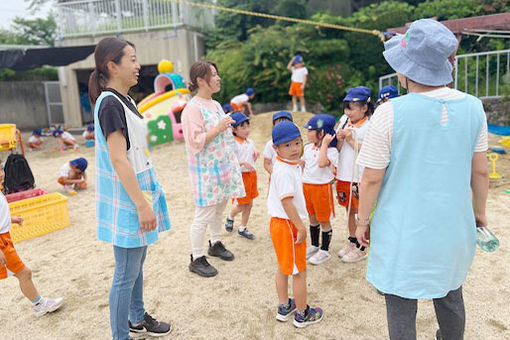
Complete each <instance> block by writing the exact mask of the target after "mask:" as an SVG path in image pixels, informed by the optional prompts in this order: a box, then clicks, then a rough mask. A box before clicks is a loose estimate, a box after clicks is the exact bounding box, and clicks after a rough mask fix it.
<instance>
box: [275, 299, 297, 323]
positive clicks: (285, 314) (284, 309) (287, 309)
mask: <svg viewBox="0 0 510 340" xmlns="http://www.w3.org/2000/svg"><path fill="white" fill-rule="evenodd" d="M295 311H296V301H295V300H294V299H289V302H288V303H287V305H279V306H278V312H277V313H276V320H278V321H282V322H285V321H288V320H289V319H290V317H291V316H292V314H293V313H294V312H295Z"/></svg>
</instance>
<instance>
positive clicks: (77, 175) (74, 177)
mask: <svg viewBox="0 0 510 340" xmlns="http://www.w3.org/2000/svg"><path fill="white" fill-rule="evenodd" d="M87 165H88V162H87V160H86V159H85V158H83V157H80V158H76V159H73V160H72V161H70V162H67V163H65V164H64V165H62V166H61V167H60V170H59V171H58V179H57V182H58V183H59V184H62V185H63V186H64V190H65V191H66V192H67V193H69V194H70V195H76V190H83V189H85V188H87V173H86V172H85V170H87Z"/></svg>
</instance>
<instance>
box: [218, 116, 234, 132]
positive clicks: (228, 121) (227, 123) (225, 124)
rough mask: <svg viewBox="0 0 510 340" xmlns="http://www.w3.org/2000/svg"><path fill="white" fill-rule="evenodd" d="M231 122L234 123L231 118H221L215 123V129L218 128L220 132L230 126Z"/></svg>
mask: <svg viewBox="0 0 510 340" xmlns="http://www.w3.org/2000/svg"><path fill="white" fill-rule="evenodd" d="M233 123H235V120H233V119H232V118H230V117H225V118H223V119H222V120H220V122H219V123H218V125H216V129H218V132H219V133H221V132H223V131H225V130H226V129H228V128H229V127H231V126H232V124H233Z"/></svg>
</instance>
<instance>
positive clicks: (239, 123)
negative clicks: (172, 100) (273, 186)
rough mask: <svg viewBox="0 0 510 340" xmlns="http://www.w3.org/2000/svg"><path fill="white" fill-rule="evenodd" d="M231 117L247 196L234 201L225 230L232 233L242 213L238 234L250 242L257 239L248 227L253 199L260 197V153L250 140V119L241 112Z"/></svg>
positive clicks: (236, 150)
mask: <svg viewBox="0 0 510 340" xmlns="http://www.w3.org/2000/svg"><path fill="white" fill-rule="evenodd" d="M230 117H231V118H232V119H233V120H234V123H233V124H232V132H233V134H234V139H235V146H236V148H235V154H236V156H237V160H238V161H239V166H240V167H241V173H242V176H243V184H244V190H245V192H246V196H244V197H240V198H234V199H233V200H232V201H233V202H234V204H235V206H234V208H232V210H231V211H230V214H229V216H228V217H227V222H226V223H225V228H226V229H227V231H228V232H232V229H233V228H234V218H235V217H236V215H237V214H239V213H241V214H242V217H241V225H240V226H239V228H238V229H237V233H238V234H239V235H241V236H243V237H245V238H247V239H248V240H253V239H255V235H253V234H252V233H251V232H250V231H249V230H248V227H247V225H248V219H249V218H250V212H251V208H252V206H253V199H255V198H256V197H258V195H259V191H258V189H257V171H256V170H255V167H256V165H255V162H256V161H257V159H258V158H259V152H258V151H257V149H256V147H255V142H254V141H253V140H251V139H249V138H248V136H249V135H250V119H249V118H248V117H246V116H245V115H244V113H241V112H234V113H233V114H232V115H231V116H230Z"/></svg>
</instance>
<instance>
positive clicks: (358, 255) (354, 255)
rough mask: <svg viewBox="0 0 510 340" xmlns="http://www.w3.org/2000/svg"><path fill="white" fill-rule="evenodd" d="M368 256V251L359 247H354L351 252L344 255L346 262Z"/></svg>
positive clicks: (343, 259) (356, 260) (343, 258)
mask: <svg viewBox="0 0 510 340" xmlns="http://www.w3.org/2000/svg"><path fill="white" fill-rule="evenodd" d="M366 258H367V251H366V250H364V251H361V250H360V249H359V248H357V247H354V248H353V249H352V250H351V251H350V252H348V253H347V254H345V255H344V257H342V261H344V262H358V261H361V260H364V259H366Z"/></svg>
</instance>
